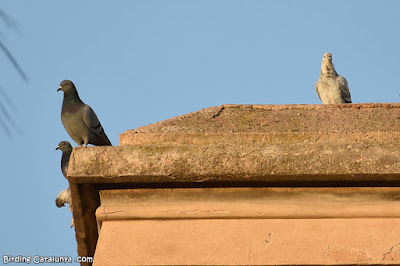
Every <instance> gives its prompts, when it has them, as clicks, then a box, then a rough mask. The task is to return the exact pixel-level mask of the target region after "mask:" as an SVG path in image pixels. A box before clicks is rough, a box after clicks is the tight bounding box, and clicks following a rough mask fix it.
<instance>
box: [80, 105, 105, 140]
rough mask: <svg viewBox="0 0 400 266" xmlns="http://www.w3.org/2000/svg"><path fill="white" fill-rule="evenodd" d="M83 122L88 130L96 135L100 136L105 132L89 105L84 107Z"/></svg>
mask: <svg viewBox="0 0 400 266" xmlns="http://www.w3.org/2000/svg"><path fill="white" fill-rule="evenodd" d="M83 121H84V122H85V124H86V126H87V127H88V129H89V130H90V131H91V132H93V133H94V134H96V135H99V134H100V133H101V132H102V131H103V127H102V126H101V124H100V121H99V119H98V118H97V115H96V113H95V112H94V111H93V109H92V108H91V107H90V106H89V105H87V104H85V107H83Z"/></svg>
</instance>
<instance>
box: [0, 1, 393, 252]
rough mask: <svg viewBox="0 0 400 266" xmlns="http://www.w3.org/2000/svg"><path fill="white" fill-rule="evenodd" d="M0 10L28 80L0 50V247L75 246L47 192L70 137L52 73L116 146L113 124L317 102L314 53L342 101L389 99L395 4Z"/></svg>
mask: <svg viewBox="0 0 400 266" xmlns="http://www.w3.org/2000/svg"><path fill="white" fill-rule="evenodd" d="M0 8H1V9H2V10H4V11H5V12H7V14H8V15H10V16H11V17H12V18H13V19H15V20H16V21H17V22H18V26H19V27H18V30H13V29H12V28H7V27H6V26H5V25H4V23H2V22H0V29H1V33H2V34H1V35H0V40H1V41H3V42H4V43H5V44H6V45H7V47H8V48H9V50H10V51H11V52H12V54H13V55H14V56H15V57H16V59H17V60H18V62H19V63H20V65H21V66H22V67H23V69H24V71H25V72H26V74H27V76H28V77H29V82H28V83H26V82H24V81H23V80H22V79H21V77H20V76H19V74H18V73H17V71H16V70H15V69H14V68H13V66H12V64H11V63H10V62H9V61H8V60H7V58H6V56H5V55H4V54H3V53H0V62H1V63H0V73H2V75H1V77H0V85H1V86H2V88H3V89H4V90H5V91H6V93H7V95H8V97H9V98H10V99H12V101H13V103H14V104H15V105H16V108H17V110H16V111H12V116H13V119H14V121H15V124H16V127H15V126H12V125H11V124H10V125H9V126H10V128H11V131H12V136H11V137H10V136H8V135H7V134H6V132H5V131H4V130H2V129H1V128H0V139H1V140H0V141H1V144H2V152H1V153H0V169H1V178H2V186H1V187H0V209H1V210H2V219H0V255H4V254H8V255H14V256H16V255H25V256H33V255H36V254H39V255H43V256H56V255H57V256H67V255H70V256H73V257H75V256H76V241H75V233H74V230H73V229H70V228H69V225H70V218H71V214H70V213H69V212H68V209H67V208H63V209H58V208H56V206H55V203H54V200H55V198H56V196H57V194H58V193H59V192H60V191H61V190H63V189H64V188H66V187H67V185H68V184H67V181H66V180H65V179H64V177H63V176H62V173H61V171H60V158H61V152H59V151H55V148H56V146H57V144H58V143H59V142H60V141H62V140H68V141H70V142H71V144H73V146H76V144H75V143H74V142H73V141H72V140H71V139H70V137H69V136H68V134H67V133H66V131H65V130H64V127H63V125H62V124H61V120H60V111H61V103H62V97H63V95H62V93H61V92H58V93H57V92H56V90H57V88H58V86H59V83H60V82H61V81H62V80H64V79H71V80H72V81H73V82H74V83H75V85H76V87H77V89H78V91H79V94H80V96H81V99H82V100H83V101H84V102H85V103H87V104H89V105H90V106H91V107H92V108H93V109H94V110H95V111H96V113H97V115H98V117H99V119H100V121H101V122H102V124H103V127H104V128H105V131H106V133H107V135H108V137H109V139H110V140H111V142H112V143H113V144H114V145H117V144H118V134H120V133H123V132H124V131H125V130H128V129H133V128H137V127H140V126H143V125H147V124H150V123H154V122H157V121H160V120H164V119H168V118H171V117H174V116H178V115H183V114H186V113H189V112H193V111H197V110H199V109H202V108H206V107H210V106H217V105H221V104H233V103H236V104H320V101H319V99H318V96H317V94H316V92H315V88H314V84H315V82H316V81H317V79H318V77H319V71H320V65H321V59H322V55H323V53H325V52H331V53H332V54H333V62H334V64H335V68H336V70H337V72H338V73H339V74H341V75H343V76H344V77H346V79H347V81H348V83H349V88H350V91H351V94H352V99H353V102H354V103H361V102H398V101H399V94H400V85H399V84H400V75H399V67H398V62H400V49H399V43H400V40H399V38H400V30H399V27H400V16H399V15H398V14H399V10H400V1H367V0H362V1H348V0H346V1H319V0H316V1H296V0H294V1H235V0H230V1H219V0H212V1H207V0H205V1H148V0H146V1H131V0H125V1H123V0H119V1H77V0H70V1H54V0H46V1H44V0H37V1H32V0H19V1H15V0H3V1H1V5H0ZM0 99H1V100H2V103H3V105H4V106H6V107H7V108H8V110H10V111H11V110H12V106H11V105H10V104H9V103H6V102H5V98H0ZM1 115H3V116H4V114H1V113H0V118H1V119H3V120H4V119H5V118H4V117H1ZM16 128H19V130H17V129H16Z"/></svg>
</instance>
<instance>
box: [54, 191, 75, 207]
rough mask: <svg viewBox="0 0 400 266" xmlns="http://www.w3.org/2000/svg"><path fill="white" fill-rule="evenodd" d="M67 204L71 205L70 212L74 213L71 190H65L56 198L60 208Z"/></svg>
mask: <svg viewBox="0 0 400 266" xmlns="http://www.w3.org/2000/svg"><path fill="white" fill-rule="evenodd" d="M65 203H68V204H69V210H70V211H71V212H72V207H71V192H70V190H69V188H66V189H64V190H63V191H61V192H60V194H58V196H57V198H56V205H57V207H58V208H61V207H64V206H65Z"/></svg>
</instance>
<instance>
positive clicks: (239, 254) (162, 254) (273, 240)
mask: <svg viewBox="0 0 400 266" xmlns="http://www.w3.org/2000/svg"><path fill="white" fill-rule="evenodd" d="M399 228H400V219H204V220H201V219H189V220H184V219H178V220H130V221H107V222H104V223H103V226H102V231H101V234H100V237H99V244H98V246H97V250H96V255H95V257H94V263H93V265H95V266H99V265H107V266H109V265H380V264H392V265H399V263H400V260H399V258H400V256H399V255H400V244H399V243H400V241H399V239H400V230H399Z"/></svg>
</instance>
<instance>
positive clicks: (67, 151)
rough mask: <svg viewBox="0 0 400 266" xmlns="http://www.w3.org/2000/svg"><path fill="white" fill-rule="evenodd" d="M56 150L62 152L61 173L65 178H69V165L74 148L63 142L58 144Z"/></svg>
mask: <svg viewBox="0 0 400 266" xmlns="http://www.w3.org/2000/svg"><path fill="white" fill-rule="evenodd" d="M56 150H60V151H62V156H61V171H62V173H63V175H64V177H65V178H67V172H68V165H69V157H70V156H71V153H72V146H71V144H70V143H69V142H68V141H61V142H60V143H58V146H57V148H56Z"/></svg>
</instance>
